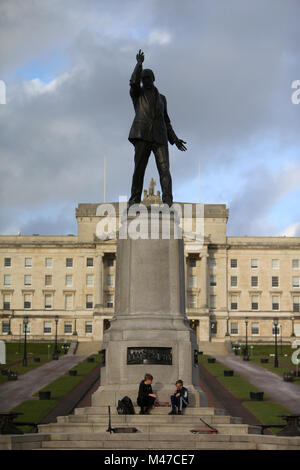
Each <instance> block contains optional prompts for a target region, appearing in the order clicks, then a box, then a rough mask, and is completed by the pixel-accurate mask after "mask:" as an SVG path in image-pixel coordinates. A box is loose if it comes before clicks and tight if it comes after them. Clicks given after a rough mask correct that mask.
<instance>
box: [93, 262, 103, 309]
mask: <svg viewBox="0 0 300 470" xmlns="http://www.w3.org/2000/svg"><path fill="white" fill-rule="evenodd" d="M103 257H104V253H99V254H98V255H97V256H96V292H95V306H97V307H98V308H99V307H100V308H101V307H103V304H104V299H103V270H104V266H103Z"/></svg>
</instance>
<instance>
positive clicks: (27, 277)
mask: <svg viewBox="0 0 300 470" xmlns="http://www.w3.org/2000/svg"><path fill="white" fill-rule="evenodd" d="M24 285H25V286H31V274H25V276H24Z"/></svg>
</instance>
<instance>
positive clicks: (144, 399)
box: [137, 374, 156, 415]
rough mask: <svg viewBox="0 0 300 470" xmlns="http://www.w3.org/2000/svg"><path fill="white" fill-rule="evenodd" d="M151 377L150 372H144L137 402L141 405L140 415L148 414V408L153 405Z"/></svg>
mask: <svg viewBox="0 0 300 470" xmlns="http://www.w3.org/2000/svg"><path fill="white" fill-rule="evenodd" d="M152 381H153V377H152V375H151V374H145V378H144V380H142V381H141V383H140V387H139V394H138V397H137V404H138V406H140V407H141V411H140V415H145V414H146V415H148V414H150V410H151V408H152V406H153V405H154V402H155V399H156V395H155V394H154V393H153V391H152V386H151V384H152Z"/></svg>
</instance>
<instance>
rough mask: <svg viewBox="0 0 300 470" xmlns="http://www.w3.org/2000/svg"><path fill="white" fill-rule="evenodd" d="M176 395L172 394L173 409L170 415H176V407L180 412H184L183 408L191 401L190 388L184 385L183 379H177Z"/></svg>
mask: <svg viewBox="0 0 300 470" xmlns="http://www.w3.org/2000/svg"><path fill="white" fill-rule="evenodd" d="M175 385H176V389H175V392H174V395H171V404H172V411H170V413H169V415H176V407H177V408H178V414H179V415H181V414H182V408H185V407H186V406H187V405H188V403H189V397H188V390H187V388H185V387H184V386H183V381H182V380H177V382H176V384H175Z"/></svg>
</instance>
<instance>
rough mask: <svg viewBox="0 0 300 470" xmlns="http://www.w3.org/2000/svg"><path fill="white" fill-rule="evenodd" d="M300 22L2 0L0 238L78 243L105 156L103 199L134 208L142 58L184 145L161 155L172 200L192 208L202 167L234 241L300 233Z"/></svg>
mask: <svg viewBox="0 0 300 470" xmlns="http://www.w3.org/2000/svg"><path fill="white" fill-rule="evenodd" d="M299 17H300V2H299V0H251V1H250V0H227V1H226V2H225V1H224V0H185V1H182V0H147V1H145V0H112V1H110V2H108V1H102V0H1V1H0V57H1V61H0V62H1V63H0V80H3V81H4V83H5V85H6V104H0V158H1V166H0V172H1V186H0V197H1V213H0V234H16V233H17V232H19V231H20V232H22V233H23V234H32V233H40V234H67V233H76V230H77V229H76V219H75V207H76V206H77V205H78V203H80V202H91V203H96V202H102V201H103V181H104V178H103V162H104V156H106V166H107V194H106V199H107V201H117V200H118V198H119V195H127V196H128V197H129V195H130V186H131V177H132V171H133V147H132V145H131V144H130V142H129V141H128V140H127V139H128V133H129V129H130V126H131V122H132V119H133V117H134V113H133V107H132V103H131V100H130V97H129V78H130V75H131V73H132V70H133V68H134V66H135V63H136V59H135V56H136V53H137V51H138V50H139V49H140V48H141V49H142V50H143V51H144V53H145V62H144V65H145V67H147V68H148V67H149V68H152V69H153V70H154V72H155V75H156V86H157V87H158V89H159V91H160V92H161V93H163V94H165V95H166V97H167V100H168V109H169V115H170V117H171V121H172V124H173V127H174V130H175V132H176V133H177V135H178V136H179V137H180V138H183V139H184V140H186V141H187V142H188V151H187V152H179V151H178V150H177V148H176V147H175V146H170V161H171V173H172V178H173V191H174V200H175V201H184V202H198V197H199V189H198V188H199V184H198V168H199V162H200V198H201V202H204V203H211V204H212V203H213V204H227V206H228V207H229V209H230V217H229V222H228V234H229V235H273V236H275V235H282V234H286V235H289V236H300V205H299V196H300V146H299V144H300V132H299V119H300V104H299V105H297V104H293V103H292V100H291V96H292V94H293V92H295V90H293V89H292V87H291V86H292V82H293V81H295V80H300V53H299ZM152 176H154V178H155V179H156V180H157V182H158V174H157V170H156V167H155V162H154V157H153V156H152V157H151V161H150V163H149V165H148V168H147V171H146V175H145V187H148V185H149V181H150V179H151V177H152ZM156 189H157V188H156Z"/></svg>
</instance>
